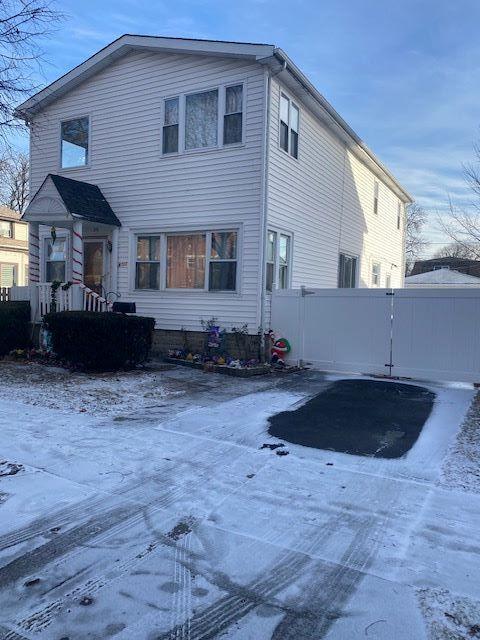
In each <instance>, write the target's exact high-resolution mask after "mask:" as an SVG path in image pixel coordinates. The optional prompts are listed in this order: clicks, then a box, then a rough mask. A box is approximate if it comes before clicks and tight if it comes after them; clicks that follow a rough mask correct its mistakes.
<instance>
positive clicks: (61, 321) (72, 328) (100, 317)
mask: <svg viewBox="0 0 480 640" xmlns="http://www.w3.org/2000/svg"><path fill="white" fill-rule="evenodd" d="M43 325H44V327H45V328H46V329H48V330H49V331H50V332H51V337H52V349H53V352H54V353H55V354H56V355H57V356H58V357H59V358H60V359H61V360H64V361H66V362H68V363H69V364H70V365H73V366H76V367H80V368H83V369H87V370H94V371H112V370H116V369H123V368H129V367H134V366H135V365H137V364H140V363H141V362H145V360H146V359H147V357H148V354H149V351H150V348H151V346H152V333H153V328H154V326H155V320H154V319H153V318H144V317H142V316H127V315H123V314H121V313H110V312H96V311H61V312H59V313H49V314H47V315H46V316H45V317H44V319H43Z"/></svg>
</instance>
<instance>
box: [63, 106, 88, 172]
mask: <svg viewBox="0 0 480 640" xmlns="http://www.w3.org/2000/svg"><path fill="white" fill-rule="evenodd" d="M89 128H90V124H89V118H88V117H84V118H74V119H72V120H64V121H63V122H62V123H61V166H62V169H68V168H72V167H83V166H85V165H87V164H88V162H89V157H88V138H89Z"/></svg>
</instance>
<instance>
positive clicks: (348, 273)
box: [338, 253, 358, 289]
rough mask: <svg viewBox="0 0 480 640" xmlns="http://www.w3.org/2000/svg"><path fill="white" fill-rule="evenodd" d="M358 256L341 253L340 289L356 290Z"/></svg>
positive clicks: (339, 264) (339, 260) (339, 261)
mask: <svg viewBox="0 0 480 640" xmlns="http://www.w3.org/2000/svg"><path fill="white" fill-rule="evenodd" d="M357 262H358V258H357V257H356V256H349V255H346V254H345V253H341V254H340V256H339V259H338V287H339V289H354V288H355V287H356V286H357Z"/></svg>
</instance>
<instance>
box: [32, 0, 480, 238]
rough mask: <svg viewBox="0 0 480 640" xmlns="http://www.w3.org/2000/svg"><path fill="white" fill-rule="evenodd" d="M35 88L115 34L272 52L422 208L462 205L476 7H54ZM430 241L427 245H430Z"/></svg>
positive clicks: (475, 73) (62, 1)
mask: <svg viewBox="0 0 480 640" xmlns="http://www.w3.org/2000/svg"><path fill="white" fill-rule="evenodd" d="M56 5H57V7H58V8H59V9H60V10H61V11H63V12H64V14H65V16H66V18H65V20H64V22H63V23H62V24H61V26H60V29H59V30H58V31H57V32H56V33H55V35H54V37H52V38H51V39H50V40H48V41H46V42H45V46H44V50H45V60H46V61H47V63H48V64H47V65H46V66H45V68H44V76H45V77H44V80H43V81H44V82H47V81H48V82H49V81H52V80H54V79H55V78H56V77H57V76H59V75H61V74H62V73H64V72H65V71H67V70H68V69H69V68H71V67H73V66H75V65H76V64H78V63H79V62H81V61H82V60H83V59H85V58H86V57H88V56H90V55H91V54H92V53H94V52H95V51H97V50H98V49H100V48H101V47H103V46H104V45H106V44H108V42H110V41H111V40H113V39H115V38H116V37H118V36H119V35H121V34H122V33H140V34H153V35H171V36H183V37H191V38H195V37H199V38H214V39H223V40H242V41H249V42H267V43H272V44H276V45H277V46H280V47H282V48H283V49H284V50H285V51H286V52H287V53H288V54H289V55H290V57H291V58H293V60H294V61H295V62H296V63H297V65H298V66H299V67H300V68H301V69H302V70H303V71H304V72H305V73H306V74H307V75H308V76H309V78H310V79H311V80H312V81H313V83H314V84H315V85H316V86H317V88H318V89H319V90H320V91H321V92H322V93H323V94H324V95H325V97H326V98H327V99H328V100H329V101H330V102H331V103H332V104H333V106H334V107H335V108H336V109H337V110H338V111H339V112H340V114H341V115H342V116H343V117H344V118H345V119H346V120H347V121H348V122H349V124H350V125H351V126H352V127H353V128H354V129H355V130H356V131H357V133H359V135H360V136H361V137H362V138H363V139H364V140H365V142H366V143H367V144H368V145H369V146H370V148H371V149H372V150H373V151H374V152H375V153H376V154H377V155H378V156H379V158H380V159H381V160H382V161H384V162H385V163H386V164H387V166H388V167H389V168H390V169H391V170H392V171H393V173H394V174H395V175H396V176H397V178H398V179H399V180H400V181H401V182H402V184H404V186H405V187H406V188H407V189H408V190H409V192H410V193H411V194H412V195H413V196H414V197H415V198H416V199H417V201H418V202H419V203H420V204H422V205H424V206H425V208H427V209H428V210H429V211H431V213H430V221H429V224H428V228H427V234H428V237H429V239H430V240H432V241H433V242H435V243H437V242H440V241H441V240H442V236H441V234H440V233H439V231H437V230H436V226H437V222H436V219H437V215H438V213H440V215H442V211H443V212H444V211H445V209H446V201H447V198H448V194H449V195H450V196H451V197H452V198H453V200H454V201H457V202H459V203H465V204H468V202H469V200H470V194H469V192H468V190H467V189H466V187H465V185H464V182H463V179H462V162H469V161H472V160H473V148H472V147H473V143H474V142H475V141H476V140H478V139H480V129H479V126H480V64H479V61H480V38H479V37H478V24H479V23H480V1H479V0H455V2H453V1H450V0H400V1H398V0H299V1H297V2H292V1H289V2H287V1H286V0H275V1H273V0H240V1H239V2H236V3H235V2H231V1H227V0H199V1H194V0H175V2H172V1H171V0H170V1H168V2H167V1H165V2H164V1H162V0H152V1H150V2H142V1H140V0H58V1H57V3H56ZM435 248H436V246H435V245H432V246H431V247H430V250H433V249H435Z"/></svg>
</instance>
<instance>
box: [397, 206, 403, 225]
mask: <svg viewBox="0 0 480 640" xmlns="http://www.w3.org/2000/svg"><path fill="white" fill-rule="evenodd" d="M402 208H403V205H402V203H401V202H400V200H399V201H398V203H397V229H398V230H400V229H401V228H402Z"/></svg>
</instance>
